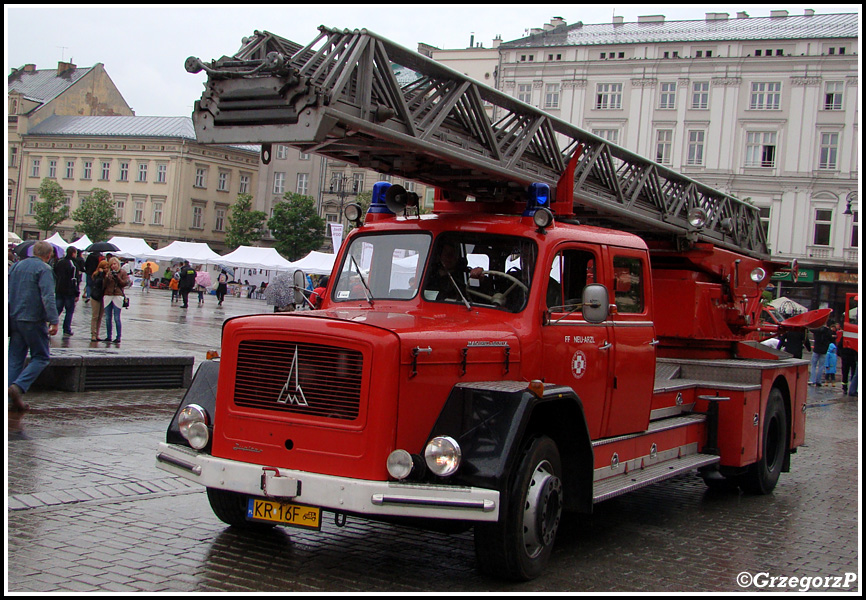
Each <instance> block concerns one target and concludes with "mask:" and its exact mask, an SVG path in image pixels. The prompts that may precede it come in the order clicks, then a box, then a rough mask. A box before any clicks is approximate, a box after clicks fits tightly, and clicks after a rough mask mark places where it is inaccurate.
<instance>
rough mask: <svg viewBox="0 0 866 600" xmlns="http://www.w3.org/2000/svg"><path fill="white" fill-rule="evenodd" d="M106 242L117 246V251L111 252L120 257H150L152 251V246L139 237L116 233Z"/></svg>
mask: <svg viewBox="0 0 866 600" xmlns="http://www.w3.org/2000/svg"><path fill="white" fill-rule="evenodd" d="M108 243H109V244H114V245H115V246H117V248H118V251H117V252H112V254H114V255H115V256H119V257H120V258H139V259H144V258H150V255H151V254H153V252H154V250H153V248H151V247H150V245H149V244H148V243H147V242H145V241H144V240H143V239H141V238H132V237H123V236H117V235H116V236H114V237H113V238H111V239H110V240H108ZM169 258H172V257H169Z"/></svg>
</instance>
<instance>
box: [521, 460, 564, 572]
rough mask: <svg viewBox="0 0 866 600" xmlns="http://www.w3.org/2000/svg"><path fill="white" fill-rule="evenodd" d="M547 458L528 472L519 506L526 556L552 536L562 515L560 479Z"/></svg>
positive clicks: (534, 553)
mask: <svg viewBox="0 0 866 600" xmlns="http://www.w3.org/2000/svg"><path fill="white" fill-rule="evenodd" d="M552 471H553V469H552V468H551V466H550V463H548V462H547V461H545V462H543V463H541V464H539V465H538V466H537V467H536V468H535V471H534V472H533V474H532V480H531V481H530V482H529V489H528V490H527V492H526V503H525V505H524V510H523V543H524V546H525V547H526V553H527V554H528V555H529V556H530V557H534V556H536V555H538V553H540V552H541V551H542V550H543V549H544V548H545V547H546V546H548V545H549V544H551V543H552V542H553V540H554V538H555V537H556V530H557V528H558V527H559V520H560V517H561V516H562V481H561V480H560V479H559V477H557V476H556V475H554V474H553V473H552Z"/></svg>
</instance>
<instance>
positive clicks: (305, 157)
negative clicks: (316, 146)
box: [298, 151, 310, 160]
mask: <svg viewBox="0 0 866 600" xmlns="http://www.w3.org/2000/svg"><path fill="white" fill-rule="evenodd" d="M298 160H310V155H309V154H307V153H306V152H303V151H302V152H301V153H300V154H298Z"/></svg>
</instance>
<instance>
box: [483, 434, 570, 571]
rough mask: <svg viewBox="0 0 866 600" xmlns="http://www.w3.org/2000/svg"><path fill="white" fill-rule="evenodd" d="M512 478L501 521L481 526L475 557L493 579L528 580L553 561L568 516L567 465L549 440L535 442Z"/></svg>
mask: <svg viewBox="0 0 866 600" xmlns="http://www.w3.org/2000/svg"><path fill="white" fill-rule="evenodd" d="M519 464H520V466H519V468H518V470H517V471H516V472H515V474H514V476H513V477H512V480H511V484H510V486H509V489H508V495H507V497H506V498H505V499H504V502H503V505H502V506H501V509H500V510H501V512H500V515H499V521H497V522H496V523H480V524H478V525H476V526H475V556H476V558H477V560H478V564H479V567H480V568H481V570H482V571H483V572H484V573H486V574H488V575H492V576H496V577H507V578H509V579H515V580H518V581H528V580H530V579H534V578H535V577H538V576H539V575H540V574H541V573H542V571H544V567H545V566H546V565H547V562H548V560H549V559H550V554H551V552H552V551H553V542H554V539H555V538H556V531H557V529H558V527H559V521H560V518H561V516H562V507H563V505H564V501H563V491H562V479H561V475H562V465H561V462H560V457H559V450H558V449H557V447H556V444H555V443H554V442H553V440H551V439H550V438H549V437H546V436H541V437H536V438H534V439H533V440H532V441H531V443H530V444H529V445H528V448H527V449H526V451H525V452H524V454H523V457H522V459H521V460H520V463H519Z"/></svg>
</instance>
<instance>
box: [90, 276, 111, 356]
mask: <svg viewBox="0 0 866 600" xmlns="http://www.w3.org/2000/svg"><path fill="white" fill-rule="evenodd" d="M108 270H109V269H108V261H107V260H103V261H100V262H99V264H98V265H97V267H96V269H95V270H94V271H93V273H91V278H90V300H91V302H90V341H91V342H99V341H101V340H102V338H100V337H99V329H100V328H101V327H102V317H103V316H104V315H105V307H104V306H103V305H102V298H103V296H104V295H105V277H106V275H108Z"/></svg>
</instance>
